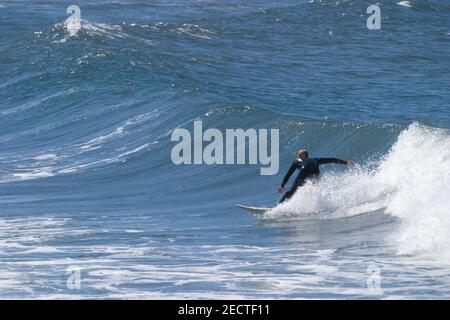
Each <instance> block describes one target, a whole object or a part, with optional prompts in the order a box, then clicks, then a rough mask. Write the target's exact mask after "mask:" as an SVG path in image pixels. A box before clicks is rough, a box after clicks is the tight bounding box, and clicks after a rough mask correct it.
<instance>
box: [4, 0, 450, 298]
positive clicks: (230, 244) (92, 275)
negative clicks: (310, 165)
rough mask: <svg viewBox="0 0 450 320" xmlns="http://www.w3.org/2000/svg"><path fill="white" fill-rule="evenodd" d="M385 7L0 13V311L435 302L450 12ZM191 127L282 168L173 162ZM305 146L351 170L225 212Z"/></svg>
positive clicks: (447, 168)
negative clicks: (212, 302) (109, 304)
mask: <svg viewBox="0 0 450 320" xmlns="http://www.w3.org/2000/svg"><path fill="white" fill-rule="evenodd" d="M398 2H399V1H384V0H381V1H377V3H378V5H379V6H380V8H381V17H382V25H381V30H376V31H375V30H368V29H367V27H366V19H367V18H368V16H369V15H368V14H367V13H366V9H367V7H368V6H369V5H371V4H373V3H371V2H370V1H357V0H310V1H306V0H305V1H302V0H295V1H294V0H292V1H289V0H283V1H237V0H231V1H212V0H211V1H208V0H206V1H193V0H183V1H181V0H175V1H162V0H160V1H145V2H144V1H126V0H122V1H84V0H83V1H77V2H76V3H73V2H68V1H33V2H32V3H29V2H27V1H4V0H0V146H1V147H0V298H26V299H28V298H63V299H66V298H67V299H71V298H95V299H96V298H124V299H166V298H175V299H177V298H188V299H191V298H210V299H215V298H225V299H230V298H258V299H259V298H268V299H272V298H273V299H281V298H283V299H302V298H306V299H309V298H325V299H330V298H332V299H334V298H337V299H348V298H356V299H372V298H373V299H392V298H438V299H441V298H448V297H449V294H450V272H449V271H448V270H449V269H448V267H449V264H450V249H449V248H450V246H449V243H450V217H449V216H448V213H449V211H450V206H449V199H450V197H449V196H450V194H449V190H450V134H449V129H450V111H449V101H450V91H449V88H450V76H449V74H450V59H449V56H450V3H449V2H448V1H444V0H442V1H438V0H427V1H421V0H416V1H414V0H411V1H410V2H405V1H403V2H402V3H400V4H399V3H398ZM71 4H76V5H78V6H79V7H80V9H81V19H82V20H81V29H80V30H79V31H78V32H77V33H76V34H75V35H71V34H70V33H69V30H68V27H67V22H66V20H67V19H68V17H69V15H68V14H67V13H66V8H67V7H68V6H69V5H71ZM195 120H202V121H203V126H204V127H205V128H206V127H209V128H218V129H220V130H224V129H226V128H278V129H279V130H280V170H279V172H278V174H276V175H273V176H261V175H260V174H259V166H255V165H179V166H177V165H174V164H173V163H172V161H171V157H170V155H171V150H172V148H173V147H174V145H175V143H174V142H172V141H171V139H170V137H171V133H172V132H173V130H174V129H176V128H177V127H184V128H187V129H189V130H191V129H192V126H193V122H194V121H195ZM299 147H307V148H308V149H309V150H310V153H311V154H312V155H313V156H330V157H339V158H343V159H354V160H356V161H357V162H358V166H357V167H356V168H353V169H351V170H347V169H346V168H345V167H344V168H342V167H339V166H337V165H329V166H327V167H324V169H323V177H322V179H321V180H320V181H319V182H318V183H316V184H307V185H305V186H304V187H303V188H301V190H300V191H299V192H298V193H297V194H296V195H295V196H294V198H293V199H292V201H290V202H288V203H286V204H283V205H281V206H278V207H277V208H275V209H274V210H272V211H270V212H268V213H266V214H265V215H263V216H255V215H252V214H248V213H246V212H244V211H242V210H240V209H239V208H237V207H236V206H235V205H236V204H237V203H243V204H248V205H261V206H272V205H274V204H275V203H276V201H277V200H278V199H279V194H278V193H277V187H278V185H279V184H280V181H281V179H282V177H283V175H284V173H285V171H286V170H287V169H288V167H289V165H290V163H291V161H292V160H293V158H294V156H295V152H296V150H297V149H298V148H299ZM74 270H75V272H74ZM74 275H75V276H77V279H79V282H78V283H79V286H75V287H74V286H73V285H72V286H71V285H70V283H71V282H70V281H72V280H73V279H74V278H73V276H74ZM76 283H77V282H75V284H76ZM72 284H73V283H72Z"/></svg>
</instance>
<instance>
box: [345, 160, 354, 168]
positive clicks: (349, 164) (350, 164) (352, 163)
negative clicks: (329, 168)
mask: <svg viewBox="0 0 450 320" xmlns="http://www.w3.org/2000/svg"><path fill="white" fill-rule="evenodd" d="M354 165H355V162H354V161H352V160H349V161H347V166H348V167H353V166H354Z"/></svg>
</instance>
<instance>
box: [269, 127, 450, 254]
mask: <svg viewBox="0 0 450 320" xmlns="http://www.w3.org/2000/svg"><path fill="white" fill-rule="evenodd" d="M449 199H450V135H449V132H448V131H447V130H445V129H435V128H429V127H426V126H423V125H420V124H417V123H413V124H411V125H410V126H409V127H408V128H407V129H406V130H404V131H403V132H402V133H401V134H400V135H399V137H398V139H397V141H396V143H395V144H394V145H393V146H392V148H391V150H390V151H389V153H388V155H387V156H386V157H385V158H384V159H380V164H379V165H378V166H377V169H376V170H368V169H364V168H361V169H357V170H348V171H346V172H344V173H335V174H326V175H324V177H323V178H322V179H321V180H320V181H319V182H318V183H316V184H312V183H307V184H306V185H305V186H303V187H302V188H301V189H299V191H298V192H297V193H296V194H295V195H294V197H293V198H292V200H291V201H288V202H286V203H284V204H282V205H279V206H278V207H276V208H275V209H274V210H272V211H271V212H269V213H267V214H266V216H265V218H269V219H272V218H279V217H282V216H285V215H289V216H297V217H306V218H311V216H312V217H314V218H318V219H323V218H338V217H345V216H354V215H357V214H361V213H365V212H370V211H374V210H379V209H384V212H386V213H388V214H391V215H393V216H395V217H398V218H400V219H401V226H400V229H399V230H398V231H397V232H395V233H394V236H393V241H394V243H395V244H396V246H397V248H398V253H399V254H427V255H433V256H434V257H437V258H438V259H440V260H442V259H446V260H447V261H450V246H449V245H448V244H450V232H449V231H450V216H449V213H450V201H449Z"/></svg>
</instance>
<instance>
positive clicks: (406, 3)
mask: <svg viewBox="0 0 450 320" xmlns="http://www.w3.org/2000/svg"><path fill="white" fill-rule="evenodd" d="M397 4H398V5H399V6H403V7H407V8H412V4H411V1H400V2H397Z"/></svg>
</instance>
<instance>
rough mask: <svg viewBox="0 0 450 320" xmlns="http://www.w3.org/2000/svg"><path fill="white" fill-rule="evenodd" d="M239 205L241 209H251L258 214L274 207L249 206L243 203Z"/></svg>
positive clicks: (250, 210)
mask: <svg viewBox="0 0 450 320" xmlns="http://www.w3.org/2000/svg"><path fill="white" fill-rule="evenodd" d="M237 206H238V207H239V208H241V209H244V210H245V211H249V212H252V213H257V214H263V213H264V212H267V211H270V210H272V208H261V207H249V206H244V205H242V204H237Z"/></svg>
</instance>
